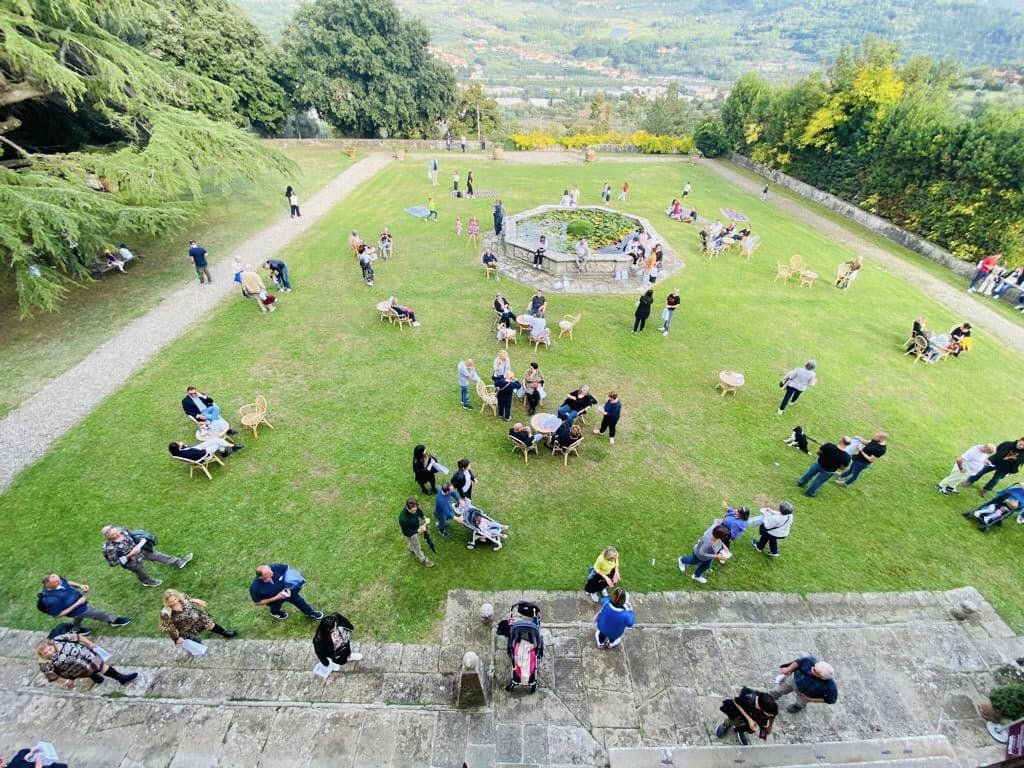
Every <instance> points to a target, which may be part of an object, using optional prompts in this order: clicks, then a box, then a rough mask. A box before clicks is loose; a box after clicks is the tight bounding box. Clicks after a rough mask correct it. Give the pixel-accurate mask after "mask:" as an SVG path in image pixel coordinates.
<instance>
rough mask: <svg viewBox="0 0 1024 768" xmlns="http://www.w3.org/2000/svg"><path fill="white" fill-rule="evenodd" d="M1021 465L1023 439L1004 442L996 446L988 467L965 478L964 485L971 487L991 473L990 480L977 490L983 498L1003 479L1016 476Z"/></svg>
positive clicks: (1023, 462) (1023, 453)
mask: <svg viewBox="0 0 1024 768" xmlns="http://www.w3.org/2000/svg"><path fill="white" fill-rule="evenodd" d="M1021 464H1024V437H1022V438H1020V439H1019V440H1006V441H1005V442H1002V443H1000V444H999V445H997V446H996V452H995V453H993V454H992V458H990V459H989V460H988V465H987V466H986V467H985V468H984V469H982V470H981V471H980V472H976V473H975V474H973V475H971V476H970V477H969V478H967V482H966V483H964V485H973V484H974V482H975V481H977V480H978V479H979V478H981V477H983V476H984V475H987V474H988V473H989V472H991V473H992V479H991V480H989V481H988V482H987V483H985V486H984V487H983V488H980V489H978V493H980V494H981V495H982V496H985V495H986V494H988V493H989V492H990V491H991V490H992V489H993V488H995V487H996V484H997V483H998V482H999V481H1000V480H1002V479H1003V478H1004V477H1006V476H1007V475H1015V474H1017V472H1019V471H1020V468H1021Z"/></svg>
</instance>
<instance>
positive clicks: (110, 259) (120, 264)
mask: <svg viewBox="0 0 1024 768" xmlns="http://www.w3.org/2000/svg"><path fill="white" fill-rule="evenodd" d="M103 260H104V261H106V262H107V266H108V267H112V268H114V269H119V270H121V271H122V272H124V261H122V260H121V259H120V258H119V257H118V255H117V254H115V253H114V251H113V249H112V248H104V249H103Z"/></svg>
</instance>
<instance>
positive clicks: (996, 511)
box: [974, 497, 1024, 525]
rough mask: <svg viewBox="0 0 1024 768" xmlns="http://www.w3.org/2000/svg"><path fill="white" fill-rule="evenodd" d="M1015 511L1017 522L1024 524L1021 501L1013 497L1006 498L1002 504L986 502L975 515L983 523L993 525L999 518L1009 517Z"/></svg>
mask: <svg viewBox="0 0 1024 768" xmlns="http://www.w3.org/2000/svg"><path fill="white" fill-rule="evenodd" d="M1014 512H1016V513H1017V522H1018V523H1020V524H1021V525H1024V511H1021V508H1020V502H1019V501H1017V499H1015V498H1013V497H1010V498H1008V499H1005V500H1004V501H1003V503H1002V504H996V503H992V504H986V505H985V506H984V507H982V508H981V509H978V510H975V512H974V516H975V517H976V518H978V520H980V521H981V523H982V525H992V524H993V523H995V522H996V521H998V520H1002V519H1003V518H1005V517H1009V516H1010V515H1012V514H1013V513H1014Z"/></svg>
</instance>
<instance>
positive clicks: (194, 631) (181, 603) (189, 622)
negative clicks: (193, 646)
mask: <svg viewBox="0 0 1024 768" xmlns="http://www.w3.org/2000/svg"><path fill="white" fill-rule="evenodd" d="M207 630H209V631H211V632H213V633H214V634H217V635H220V636H222V637H227V638H231V637H234V636H235V635H237V634H238V633H237V632H235V631H234V630H231V629H224V627H222V626H221V625H220V624H218V623H217V622H215V621H214V620H213V617H212V616H211V615H210V614H209V613H207V611H206V601H205V600H199V599H197V598H194V597H189V596H188V595H186V594H184V593H182V592H179V591H178V590H176V589H168V590H167V591H166V592H164V607H163V608H162V609H161V610H160V631H161V632H166V633H167V634H168V635H170V637H171V640H173V641H174V644H175V645H181V644H182V643H183V642H184V641H185V640H192V639H195V637H197V636H198V635H199V634H200V633H201V632H205V631H207Z"/></svg>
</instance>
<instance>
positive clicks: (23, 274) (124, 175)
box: [0, 0, 290, 314]
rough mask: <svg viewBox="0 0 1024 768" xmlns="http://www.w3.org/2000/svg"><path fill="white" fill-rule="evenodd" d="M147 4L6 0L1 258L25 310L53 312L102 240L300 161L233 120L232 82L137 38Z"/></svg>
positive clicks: (149, 227)
mask: <svg viewBox="0 0 1024 768" xmlns="http://www.w3.org/2000/svg"><path fill="white" fill-rule="evenodd" d="M153 13H155V9H154V8H153V6H151V5H150V4H149V3H148V2H147V0H18V1H17V2H14V3H10V2H8V3H4V4H2V5H0V151H2V154H0V254H2V256H3V260H4V263H3V265H2V267H0V268H2V269H3V270H5V271H9V272H12V273H13V279H14V282H15V285H16V287H17V292H18V300H19V304H20V307H21V310H22V313H23V314H29V313H30V312H31V311H33V310H34V309H40V308H41V309H45V310H55V309H57V308H58V306H59V303H60V300H61V299H62V297H63V296H64V295H65V294H66V292H67V291H68V289H69V288H70V286H71V285H72V284H73V283H75V282H76V281H77V280H79V279H82V278H84V277H86V276H87V274H88V267H89V265H90V264H91V263H92V262H94V261H95V260H96V257H97V255H98V254H99V252H100V251H101V249H102V248H103V247H106V246H109V245H110V244H111V243H112V242H114V241H120V240H129V239H130V238H131V237H132V236H133V235H137V234H150V235H153V234H158V233H160V232H161V231H163V230H166V229H167V228H169V227H173V226H174V225H176V224H180V223H181V222H183V221H184V220H186V219H187V218H188V217H189V216H191V215H193V214H194V212H195V209H196V206H197V205H198V204H199V203H200V201H201V200H202V198H203V196H204V187H203V181H204V179H209V178H213V179H214V180H216V181H218V182H219V183H220V184H222V185H226V184H227V183H228V182H229V181H230V180H231V179H233V178H236V177H238V176H239V175H242V176H245V177H247V178H250V179H255V178H257V177H258V176H260V175H262V174H263V173H265V172H267V171H268V170H277V171H284V170H287V169H288V168H289V167H290V164H289V163H288V161H287V160H286V159H285V158H283V157H282V156H281V155H280V154H278V153H276V152H274V151H272V150H269V149H266V148H264V147H262V146H260V144H259V143H258V142H256V141H255V139H254V138H253V137H251V136H249V135H248V134H246V133H244V132H243V131H241V130H239V129H238V128H236V127H234V126H233V125H231V124H230V123H228V122H222V121H219V120H216V119H213V118H211V117H210V115H214V116H220V115H224V114H226V113H227V112H228V110H229V109H230V106H231V104H233V103H234V100H235V95H234V94H233V93H232V91H231V90H230V89H229V88H227V87H226V86H224V85H221V84H219V83H216V82H214V81H212V80H210V79H207V78H205V77H201V76H198V75H195V74H191V73H188V72H186V71H184V70H182V69H179V68H177V67H175V66H174V65H173V64H171V63H168V62H163V61H160V60H158V59H156V58H153V57H152V56H149V55H147V54H146V53H144V52H142V51H140V50H139V49H138V48H136V47H134V46H133V45H132V44H131V42H130V41H131V40H132V39H133V38H135V39H137V38H138V36H139V27H140V25H142V24H144V23H145V21H146V20H147V19H149V18H152V14H153Z"/></svg>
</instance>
